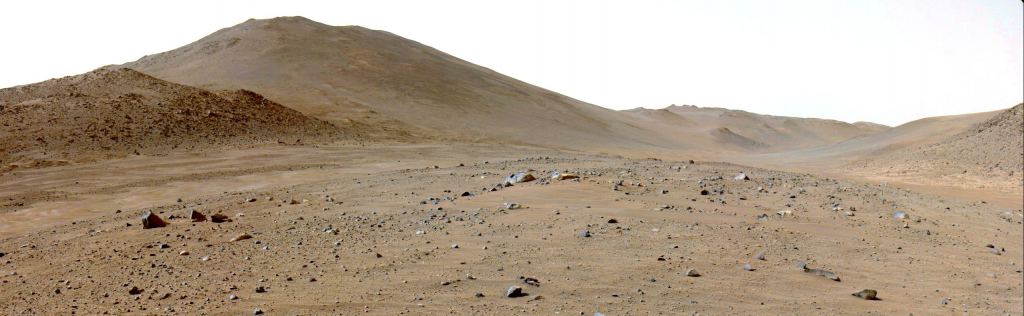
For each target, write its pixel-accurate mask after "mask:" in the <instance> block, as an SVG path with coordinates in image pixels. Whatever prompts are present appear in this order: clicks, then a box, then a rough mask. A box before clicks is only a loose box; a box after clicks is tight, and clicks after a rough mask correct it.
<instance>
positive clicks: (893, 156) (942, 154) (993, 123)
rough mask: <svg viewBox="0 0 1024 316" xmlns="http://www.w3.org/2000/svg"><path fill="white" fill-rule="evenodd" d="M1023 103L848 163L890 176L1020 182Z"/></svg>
mask: <svg viewBox="0 0 1024 316" xmlns="http://www.w3.org/2000/svg"><path fill="white" fill-rule="evenodd" d="M1022 108H1024V105H1021V104H1018V105H1016V106H1014V107H1012V108H1010V109H1008V110H1005V111H1001V112H1000V113H999V114H998V115H996V116H994V117H992V118H990V119H988V120H986V121H984V122H981V123H979V124H977V125H975V126H972V127H971V128H969V129H967V130H966V131H963V132H961V133H959V134H956V135H954V136H952V137H949V138H947V139H945V140H942V141H940V142H937V143H933V144H928V145H923V146H916V147H910V148H904V149H901V150H897V151H893V152H890V153H887V154H883V155H878V156H874V157H870V158H867V159H864V160H861V161H858V162H856V163H853V164H852V165H851V166H850V169H851V170H853V171H857V172H867V173H874V174H878V175H882V176H890V177H911V178H931V179H936V178H945V179H946V180H949V181H947V182H950V183H965V184H966V183H971V184H975V185H981V186H990V187H991V186H998V187H1016V188H1020V187H1021V185H1022V183H1021V176H1022V175H1021V173H1022V172H1024V111H1022Z"/></svg>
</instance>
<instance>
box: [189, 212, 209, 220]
mask: <svg viewBox="0 0 1024 316" xmlns="http://www.w3.org/2000/svg"><path fill="white" fill-rule="evenodd" d="M188 218H189V219H191V220H192V222H193V223H195V222H205V221H206V215H203V213H200V212H199V211H197V210H192V211H191V212H188Z"/></svg>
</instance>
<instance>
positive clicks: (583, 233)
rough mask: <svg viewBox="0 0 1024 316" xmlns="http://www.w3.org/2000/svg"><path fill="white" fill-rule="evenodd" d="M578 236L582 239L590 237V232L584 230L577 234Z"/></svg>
mask: <svg viewBox="0 0 1024 316" xmlns="http://www.w3.org/2000/svg"><path fill="white" fill-rule="evenodd" d="M579 236H580V237H583V238H586V237H590V231H589V230H586V229H584V230H581V231H580V233H579Z"/></svg>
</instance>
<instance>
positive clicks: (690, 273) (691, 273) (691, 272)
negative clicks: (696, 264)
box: [686, 269, 700, 278]
mask: <svg viewBox="0 0 1024 316" xmlns="http://www.w3.org/2000/svg"><path fill="white" fill-rule="evenodd" d="M686 276H688V277H694V278H695V277H699V276H700V272H697V269H687V270H686Z"/></svg>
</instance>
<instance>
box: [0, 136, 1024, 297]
mask: <svg viewBox="0 0 1024 316" xmlns="http://www.w3.org/2000/svg"><path fill="white" fill-rule="evenodd" d="M239 161H244V162H245V163H244V164H242V163H238V162H239ZM526 170H533V171H529V172H531V173H532V174H533V175H535V176H537V177H538V178H540V179H541V180H536V181H532V182H528V183H519V184H515V185H514V186H511V187H507V188H500V189H497V190H495V191H493V192H492V191H491V190H490V189H491V188H494V187H495V184H496V183H499V182H501V181H502V180H503V179H504V177H505V176H506V175H508V174H509V173H512V172H515V171H526ZM551 170H559V171H561V172H563V173H565V172H568V173H573V174H576V175H579V176H580V177H581V178H579V179H568V180H560V181H558V180H551V179H549V178H548V177H547V175H549V173H550V171H551ZM740 171H745V172H746V174H747V175H749V177H750V180H746V181H744V180H734V179H733V177H734V176H735V175H736V174H737V173H739V172H740ZM617 181H622V182H621V185H619V186H618V188H617V190H616V189H615V188H614V187H615V185H614V184H613V183H617ZM758 188H761V190H759V189H758ZM701 190H707V191H708V195H702V194H701ZM463 192H469V193H470V194H469V195H467V196H463ZM994 194H996V193H994ZM179 198H180V201H179V200H178V199H179ZM0 199H2V200H3V201H4V205H2V206H0V207H2V213H0V253H4V255H3V257H2V258H0V287H2V288H3V291H0V313H2V314H68V313H77V314H100V313H105V312H109V313H113V314H199V313H210V314H239V313H246V314H249V313H253V311H254V309H257V308H258V309H260V310H261V311H263V312H265V313H267V314H271V315H276V314H356V313H367V314H386V315H394V314H427V313H437V314H440V313H453V314H555V313H557V314H573V315H577V314H580V313H583V314H586V315H591V314H594V313H595V312H600V313H604V314H606V315H619V314H626V313H631V314H646V313H661V314H682V313H688V314H689V313H693V312H697V313H701V314H866V313H871V314H904V313H907V312H910V313H914V314H939V313H949V312H953V313H968V314H1021V313H1022V312H1024V310H1022V307H1021V306H1022V299H1021V297H1022V295H1024V293H1022V276H1021V262H1024V253H1022V248H1024V247H1022V238H1024V235H1022V232H1024V230H1022V223H1021V221H1022V215H1021V208H1022V206H1021V204H1022V203H1010V204H1014V205H1006V204H998V205H997V204H994V203H992V202H990V201H979V200H977V199H974V200H971V199H969V198H944V197H941V196H936V195H932V194H929V193H916V192H914V191H908V190H904V189H899V188H895V187H892V186H883V185H878V184H861V183H857V182H851V181H846V180H835V179H828V178H822V177H816V176H813V175H809V174H799V173H786V172H778V171H770V170H763V169H755V168H749V167H741V166H736V165H730V164H721V163H709V162H701V161H698V162H696V163H694V164H690V163H689V162H687V161H685V160H683V161H661V160H653V159H625V158H616V157H609V156H603V155H591V154H581V153H575V152H564V151H555V150H549V149H537V148H530V147H513V146H501V147H498V146H486V145H458V144H456V145H451V144H448V145H387V146H385V145H374V146H365V147H364V146H350V145H337V146H316V147H314V146H269V147H258V148H248V149H235V150H225V151H222V152H206V153H177V154H170V155H167V156H161V157H151V156H132V157H129V158H125V159H116V160H108V161H102V162H95V163H83V164H75V165H70V166H58V167H51V168H41V169H34V170H18V171H15V172H11V173H7V174H4V175H0ZM250 200H251V201H252V202H248V201H250ZM293 200H294V201H295V202H292V201H293ZM1009 200H1010V201H1012V199H1009ZM1004 201H1005V200H1004ZM1017 201H1018V202H1019V201H1020V200H1019V199H1018V200H1017ZM504 203H517V204H519V205H522V206H523V207H522V208H513V209H506V208H505V207H504ZM836 205H838V207H841V208H843V209H842V210H835V211H834V210H833V207H834V206H836ZM853 208H856V211H852V212H851V213H852V214H853V216H847V215H846V214H845V213H846V212H848V211H851V210H852V209H853ZM193 209H194V210H196V211H199V212H202V213H204V214H206V216H208V217H209V216H211V215H213V214H218V213H220V214H224V215H227V216H228V217H230V219H231V221H230V222H224V223H212V222H209V221H206V222H197V223H193V222H191V221H190V220H189V219H188V216H189V211H190V210H193ZM145 211H152V212H154V213H156V214H159V215H160V216H161V217H162V218H163V219H165V220H167V221H168V222H169V223H170V225H168V226H167V227H162V228H153V229H143V228H142V227H141V214H142V213H143V212H145ZM780 211H783V212H782V213H784V214H787V215H784V216H783V215H778V212H780ZM786 211H789V212H786ZM896 211H903V212H906V213H907V214H908V215H909V217H908V218H906V219H894V218H893V213H894V212H896ZM762 214H764V215H766V217H764V218H760V219H759V216H761V215H762ZM612 219H614V221H613V220H612ZM584 230H586V231H588V232H589V234H590V237H581V236H580V233H581V231H584ZM240 234H249V235H251V236H252V238H251V239H244V240H240V241H234V242H232V241H230V240H232V239H233V238H234V237H236V236H238V235H240ZM989 244H991V245H992V246H993V247H994V248H988V247H986V245H989ZM453 245H458V247H457V248H455V247H453ZM183 251H185V252H187V254H185V255H182V254H181V252H183ZM758 253H763V254H764V260H758V259H755V258H754V257H755V256H756V255H757V254H758ZM798 263H806V264H807V266H808V267H809V268H813V269H822V270H827V271H830V272H833V273H835V275H836V276H838V278H839V279H840V281H838V282H837V281H833V280H830V279H828V278H825V277H822V276H818V275H815V274H813V273H806V272H804V271H803V270H801V269H800V268H798ZM744 264H750V265H751V267H752V268H753V269H754V271H746V270H744V269H743V268H741V267H742V266H743V265H744ZM688 269H696V270H697V271H699V273H700V274H701V276H699V277H689V276H686V271H687V270H688ZM524 278H534V279H536V280H537V282H532V281H531V282H530V283H536V284H539V286H535V285H530V284H527V282H524ZM510 286H519V287H521V288H522V290H523V292H525V293H526V294H525V295H524V296H522V297H516V298H508V297H505V293H506V289H507V288H509V287H510ZM132 288H137V289H138V290H139V291H137V292H131V291H130V290H131V289H132ZM257 288H262V290H261V291H257ZM863 289H873V290H877V291H878V298H879V299H880V300H877V301H868V300H862V299H860V298H857V297H854V296H852V295H851V294H852V293H854V292H857V291H860V290H863ZM132 293H136V294H132ZM477 293H479V294H480V295H478V294H477ZM231 295H234V296H235V297H236V298H235V299H231V298H230V296H231Z"/></svg>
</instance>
